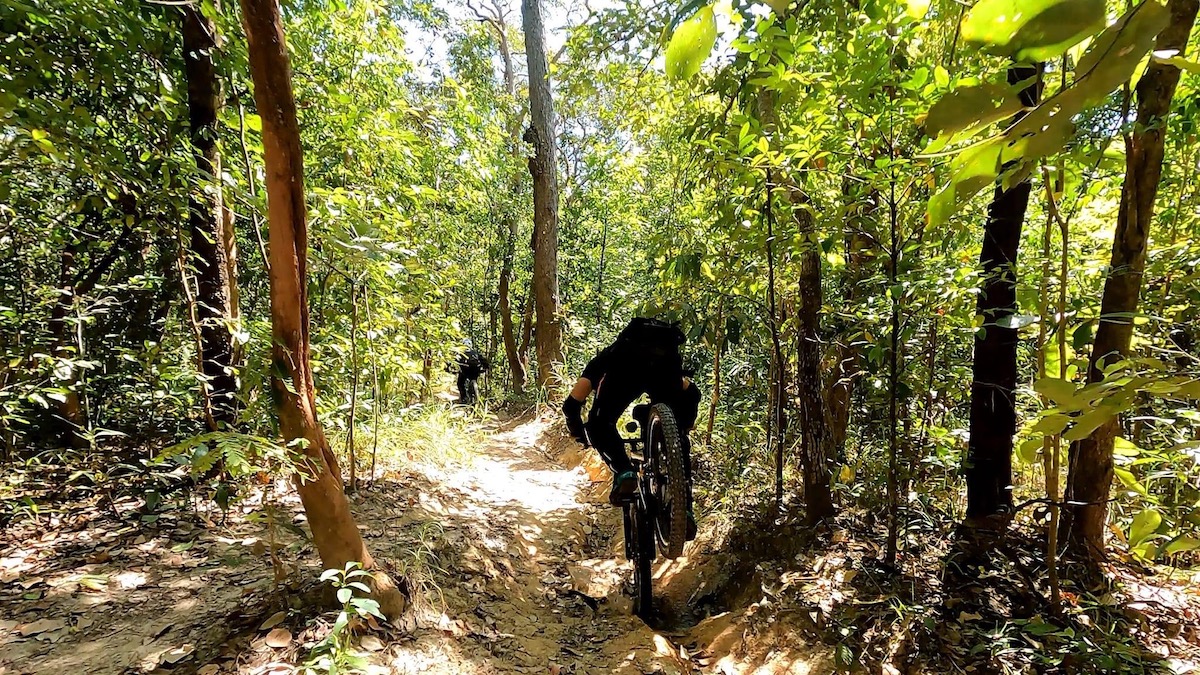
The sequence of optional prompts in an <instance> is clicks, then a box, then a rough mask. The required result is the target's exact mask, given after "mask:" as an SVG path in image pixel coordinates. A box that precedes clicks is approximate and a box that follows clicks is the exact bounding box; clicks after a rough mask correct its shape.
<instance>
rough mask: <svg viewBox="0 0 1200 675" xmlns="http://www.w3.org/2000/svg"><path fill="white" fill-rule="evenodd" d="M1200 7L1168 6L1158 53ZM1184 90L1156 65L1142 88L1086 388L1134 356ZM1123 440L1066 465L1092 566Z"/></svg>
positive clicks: (1079, 447)
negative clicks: (1153, 231) (1176, 106)
mask: <svg viewBox="0 0 1200 675" xmlns="http://www.w3.org/2000/svg"><path fill="white" fill-rule="evenodd" d="M1198 4H1200V3H1198V0H1169V2H1168V3H1167V11H1169V12H1170V13H1171V23H1170V24H1169V25H1168V26H1167V27H1166V28H1165V29H1164V30H1163V32H1162V33H1160V34H1159V36H1158V40H1157V42H1156V44H1155V51H1162V50H1172V51H1174V50H1178V51H1179V52H1180V53H1182V52H1183V51H1184V49H1185V48H1186V47H1187V43H1188V37H1189V35H1190V34H1191V31H1192V26H1193V24H1194V23H1195V21H1196V11H1197V5H1198ZM1178 84H1179V69H1178V68H1176V67H1175V66H1173V65H1169V64H1165V63H1159V62H1155V61H1151V63H1150V66H1149V67H1148V68H1147V69H1146V73H1145V75H1143V76H1142V79H1141V80H1139V81H1138V84H1137V122H1136V123H1135V125H1134V130H1133V133H1132V134H1131V135H1130V136H1127V137H1126V139H1127V140H1126V148H1125V184H1124V186H1123V187H1122V189H1121V208H1120V211H1119V212H1118V214H1117V229H1116V232H1115V233H1114V234H1113V246H1112V261H1111V262H1110V263H1109V267H1108V269H1109V273H1108V278H1107V279H1105V281H1104V296H1103V298H1102V299H1101V301H1100V325H1099V327H1098V328H1097V329H1096V339H1095V342H1094V343H1093V344H1092V354H1091V358H1090V359H1089V361H1088V382H1099V381H1101V380H1103V379H1104V373H1103V368H1104V367H1105V366H1106V365H1108V364H1111V363H1113V362H1115V361H1119V360H1121V359H1123V358H1125V357H1127V356H1128V355H1129V345H1130V340H1131V339H1132V337H1133V318H1134V314H1135V313H1136V312H1137V308H1138V296H1139V295H1140V294H1141V289H1142V274H1143V272H1144V271H1145V269H1146V245H1147V243H1148V241H1149V238H1150V223H1151V220H1152V219H1153V217H1154V200H1155V197H1156V196H1157V195H1158V184H1159V180H1160V179H1161V178H1162V168H1163V154H1164V140H1165V135H1166V117H1167V114H1168V113H1169V112H1170V109H1171V99H1172V98H1174V96H1175V88H1176V86H1177V85H1178ZM1119 432H1120V425H1119V422H1118V420H1117V419H1115V418H1114V419H1113V420H1112V421H1110V422H1108V423H1107V424H1104V425H1102V426H1100V428H1098V429H1096V430H1095V431H1094V432H1092V435H1091V436H1089V437H1087V438H1085V439H1083V440H1082V441H1079V442H1077V443H1073V444H1072V445H1071V449H1070V455H1069V458H1068V463H1069V472H1068V475H1067V487H1066V502H1067V507H1066V511H1065V512H1064V514H1063V515H1064V520H1063V527H1064V528H1065V530H1066V532H1065V534H1066V541H1067V548H1068V550H1071V551H1073V552H1075V553H1076V554H1078V555H1081V556H1085V557H1088V558H1091V559H1093V560H1095V559H1099V558H1101V557H1103V555H1104V532H1105V529H1106V524H1107V521H1108V495H1109V489H1110V488H1111V486H1112V479H1113V439H1115V438H1116V436H1117V435H1118V433H1119Z"/></svg>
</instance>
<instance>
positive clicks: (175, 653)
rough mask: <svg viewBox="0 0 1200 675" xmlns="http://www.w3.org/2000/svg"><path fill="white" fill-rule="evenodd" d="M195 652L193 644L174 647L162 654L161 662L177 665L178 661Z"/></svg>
mask: <svg viewBox="0 0 1200 675" xmlns="http://www.w3.org/2000/svg"><path fill="white" fill-rule="evenodd" d="M195 651H196V646H195V645H193V644H185V645H180V646H179V647H175V648H174V649H168V650H167V651H165V652H163V655H162V662H163V663H179V662H180V661H182V660H184V659H186V658H187V657H189V656H191V655H192V653H193V652H195Z"/></svg>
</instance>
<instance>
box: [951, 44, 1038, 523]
mask: <svg viewBox="0 0 1200 675" xmlns="http://www.w3.org/2000/svg"><path fill="white" fill-rule="evenodd" d="M1030 78H1036V80H1035V82H1034V83H1033V84H1031V85H1029V86H1028V87H1026V88H1025V89H1024V90H1022V91H1021V100H1022V102H1023V103H1024V104H1025V105H1026V106H1033V105H1036V104H1037V101H1038V99H1039V98H1040V97H1041V66H1040V65H1038V66H1035V67H1031V66H1017V65H1014V66H1010V67H1009V69H1008V81H1009V83H1010V84H1015V83H1017V82H1021V81H1024V80H1028V79H1030ZM1029 190H1030V181H1029V179H1025V180H1023V181H1021V182H1020V183H1018V184H1016V185H1014V186H1012V187H1011V188H1010V189H1008V190H1005V189H1004V188H1003V187H1002V186H1001V185H999V184H997V186H996V192H995V196H994V197H993V198H992V203H991V204H990V205H989V206H988V215H987V222H986V223H985V224H984V229H983V248H982V250H981V251H980V254H979V264H980V267H982V268H983V279H982V281H981V285H982V287H981V288H980V293H979V296H978V298H977V300H976V310H975V312H976V315H977V316H981V317H983V327H982V328H981V329H980V331H979V332H978V333H977V334H976V337H975V354H974V360H973V365H972V378H971V421H970V424H971V435H970V440H969V441H968V444H967V461H966V475H967V517H966V522H965V523H964V524H965V525H967V526H968V527H969V528H972V529H985V530H1003V529H1004V528H1005V527H1006V526H1007V524H1008V520H1009V519H1010V518H1011V516H1012V514H1011V513H1010V509H1011V507H1012V449H1013V434H1015V433H1016V430H1017V411H1016V401H1015V400H1014V390H1015V389H1016V385H1017V329H1016V327H1015V326H1014V325H1013V323H1012V321H1013V318H1014V317H1015V316H1016V314H1017V276H1016V262H1017V248H1018V246H1019V245H1020V242H1021V227H1022V225H1023V224H1024V222H1025V208H1026V206H1027V205H1028V203H1029Z"/></svg>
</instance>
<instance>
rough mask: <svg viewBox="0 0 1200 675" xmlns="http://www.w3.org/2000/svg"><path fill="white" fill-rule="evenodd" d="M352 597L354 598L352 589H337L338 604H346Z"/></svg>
mask: <svg viewBox="0 0 1200 675" xmlns="http://www.w3.org/2000/svg"><path fill="white" fill-rule="evenodd" d="M353 597H354V589H353V588H339V589H338V592H337V599H338V602H340V603H342V604H343V605H344V604H346V603H347V602H350V598H353Z"/></svg>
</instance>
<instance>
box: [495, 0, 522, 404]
mask: <svg viewBox="0 0 1200 675" xmlns="http://www.w3.org/2000/svg"><path fill="white" fill-rule="evenodd" d="M504 17H505V15H504V13H503V12H502V11H501V8H500V7H498V6H497V8H496V17H495V18H494V19H493V20H489V24H490V25H491V26H492V28H493V29H494V30H495V31H496V39H497V41H498V43H499V45H500V58H501V62H502V63H503V64H504V90H505V91H506V92H508V96H509V98H510V99H511V102H512V103H515V102H516V96H517V74H516V71H515V70H514V68H513V58H512V49H511V48H510V46H509V42H508V25H507V23H505V20H504ZM522 117H523V115H522V114H521V113H519V112H517V111H513V112H512V114H511V117H510V119H509V124H508V142H509V152H510V153H512V156H513V158H514V159H515V158H518V157H520V156H521V118H522ZM508 188H509V189H508V195H507V196H508V197H509V198H510V199H511V197H512V196H514V195H516V194H517V193H518V191H519V190H520V188H521V176H520V174H519V173H517V172H515V171H514V172H513V173H512V174H511V175H510V176H509V183H508ZM513 207H514V205H513V204H512V202H511V201H506V202H505V203H504V205H503V206H502V215H501V224H502V228H501V230H502V231H503V232H504V236H505V242H504V260H503V262H502V263H501V266H500V287H499V290H498V292H499V295H500V297H499V310H500V332H501V335H502V338H503V340H504V356H505V358H506V359H507V360H508V370H509V374H510V375H511V376H512V388H513V391H516V392H518V393H519V392H522V391H524V390H525V376H526V374H525V360H524V359H523V358H522V357H521V351H520V347H519V346H518V344H517V333H516V329H515V328H514V326H513V313H512V280H513V265H514V263H515V258H516V248H517V233H518V223H517V214H516V213H515V212H514V208H513Z"/></svg>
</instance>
